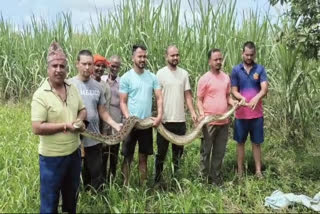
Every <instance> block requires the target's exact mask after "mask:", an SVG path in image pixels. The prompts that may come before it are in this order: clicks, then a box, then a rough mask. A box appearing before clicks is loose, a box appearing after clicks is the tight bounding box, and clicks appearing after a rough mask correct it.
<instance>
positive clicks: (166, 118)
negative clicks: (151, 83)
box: [157, 66, 190, 122]
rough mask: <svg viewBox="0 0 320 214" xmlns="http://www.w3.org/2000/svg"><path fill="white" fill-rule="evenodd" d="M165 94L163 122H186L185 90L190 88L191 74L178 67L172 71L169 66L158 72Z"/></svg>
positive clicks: (163, 93)
mask: <svg viewBox="0 0 320 214" xmlns="http://www.w3.org/2000/svg"><path fill="white" fill-rule="evenodd" d="M157 78H158V80H159V83H160V86H161V91H162V95H163V118H162V121H163V122H185V121H186V117H185V110H184V92H185V91H187V90H190V83H189V74H188V72H187V71H186V70H184V69H182V68H180V67H177V69H176V70H175V71H171V70H170V69H169V68H168V66H165V67H163V68H161V69H160V70H159V71H158V72H157Z"/></svg>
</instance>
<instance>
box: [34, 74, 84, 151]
mask: <svg viewBox="0 0 320 214" xmlns="http://www.w3.org/2000/svg"><path fill="white" fill-rule="evenodd" d="M65 86H66V90H67V98H66V101H65V102H63V101H62V100H61V98H60V97H59V96H58V95H57V94H56V93H55V91H54V89H53V88H52V87H51V86H50V84H49V82H48V79H46V80H45V81H44V82H43V83H42V84H41V86H40V87H39V88H38V89H37V90H36V92H35V93H34V94H33V97H32V102H31V121H32V122H47V123H71V122H73V121H75V120H76V119H77V116H78V112H79V111H80V110H82V109H84V108H85V107H84V105H83V103H82V100H81V97H80V95H79V92H78V90H77V88H76V87H75V86H73V85H72V84H70V82H68V81H65ZM79 144H80V137H79V133H73V132H66V133H63V132H59V133H56V134H51V135H40V144H39V147H38V151H39V154H40V155H43V156H48V157H57V156H66V155H69V154H71V153H73V152H74V151H75V150H76V149H77V148H78V147H79Z"/></svg>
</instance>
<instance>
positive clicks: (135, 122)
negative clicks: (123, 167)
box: [73, 104, 240, 146]
mask: <svg viewBox="0 0 320 214" xmlns="http://www.w3.org/2000/svg"><path fill="white" fill-rule="evenodd" d="M239 105H240V104H236V105H234V106H233V107H232V108H231V109H230V110H229V111H228V112H226V113H225V114H223V115H208V116H205V117H204V119H203V120H201V121H200V122H199V123H198V124H197V126H196V127H195V128H194V129H193V130H192V131H191V132H189V133H188V134H186V135H176V134H174V133H172V132H170V131H168V130H167V129H166V128H165V127H164V126H163V125H162V123H160V124H159V126H158V127H157V130H158V132H159V133H160V134H161V135H162V136H163V137H164V138H165V139H166V140H168V141H170V142H171V143H173V144H176V145H181V146H182V145H187V144H189V143H191V142H192V141H193V140H195V139H196V138H197V137H198V136H199V135H200V132H201V130H202V127H203V126H204V125H205V124H207V123H211V122H214V121H220V120H225V119H227V118H228V117H230V116H231V115H232V114H233V112H234V111H235V110H236V109H237V107H238V106H239ZM73 125H74V127H75V128H80V127H82V126H83V125H84V124H83V122H82V121H78V122H76V123H74V124H73ZM152 126H153V120H152V119H151V118H146V119H143V120H141V119H139V118H137V117H135V116H130V117H129V118H128V119H127V120H126V121H125V123H124V124H123V127H122V128H121V130H120V131H119V132H117V133H116V134H114V135H102V134H97V133H93V132H91V131H88V130H87V129H85V130H84V131H82V132H81V133H80V134H81V135H83V136H85V137H89V138H92V139H94V140H98V141H101V142H103V143H106V144H108V145H115V144H118V143H120V142H121V141H123V140H124V139H126V137H127V136H128V135H129V134H130V132H131V130H132V129H133V128H136V129H147V128H150V127H152Z"/></svg>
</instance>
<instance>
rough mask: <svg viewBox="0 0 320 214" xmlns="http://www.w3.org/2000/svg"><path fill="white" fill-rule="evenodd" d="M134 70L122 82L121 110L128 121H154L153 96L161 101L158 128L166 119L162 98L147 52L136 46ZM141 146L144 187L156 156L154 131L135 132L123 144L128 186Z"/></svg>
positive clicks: (125, 180)
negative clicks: (150, 161) (150, 157)
mask: <svg viewBox="0 0 320 214" xmlns="http://www.w3.org/2000/svg"><path fill="white" fill-rule="evenodd" d="M132 61H133V68H132V69H131V70H129V71H128V72H126V73H125V74H124V75H123V76H122V77H121V79H120V90H119V92H120V108H121V111H122V113H123V115H124V117H125V118H128V117H129V116H136V117H138V118H140V119H145V118H147V117H151V110H152V109H151V108H152V92H153V91H154V93H155V97H156V101H157V111H158V115H157V117H152V119H153V120H154V123H153V125H154V126H158V125H159V123H160V122H161V119H162V95H161V88H160V85H159V82H158V79H157V78H156V76H155V75H154V74H153V73H151V72H150V71H149V70H146V69H145V65H146V61H147V50H146V48H145V47H144V46H142V45H134V46H133V49H132ZM137 141H138V143H139V172H140V184H143V183H144V181H145V180H146V178H147V160H148V155H151V154H153V139H152V128H149V129H145V130H137V129H133V130H132V131H131V133H130V134H129V136H128V137H127V139H126V140H125V141H124V142H123V144H122V154H123V156H124V160H123V164H122V173H123V176H124V184H125V185H128V184H129V175H130V164H131V162H132V159H133V154H134V149H135V145H136V142H137Z"/></svg>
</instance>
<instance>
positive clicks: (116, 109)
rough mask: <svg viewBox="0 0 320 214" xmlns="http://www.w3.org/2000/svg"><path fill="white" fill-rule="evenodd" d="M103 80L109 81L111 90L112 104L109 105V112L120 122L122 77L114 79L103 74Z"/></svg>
mask: <svg viewBox="0 0 320 214" xmlns="http://www.w3.org/2000/svg"><path fill="white" fill-rule="evenodd" d="M101 80H103V81H105V82H106V83H108V85H109V86H110V90H111V98H110V105H109V113H110V115H111V117H112V119H113V120H114V121H116V122H118V123H121V122H122V112H121V109H120V96H119V85H120V77H119V76H117V78H116V79H115V80H114V81H113V80H111V78H109V75H103V76H102V77H101Z"/></svg>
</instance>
